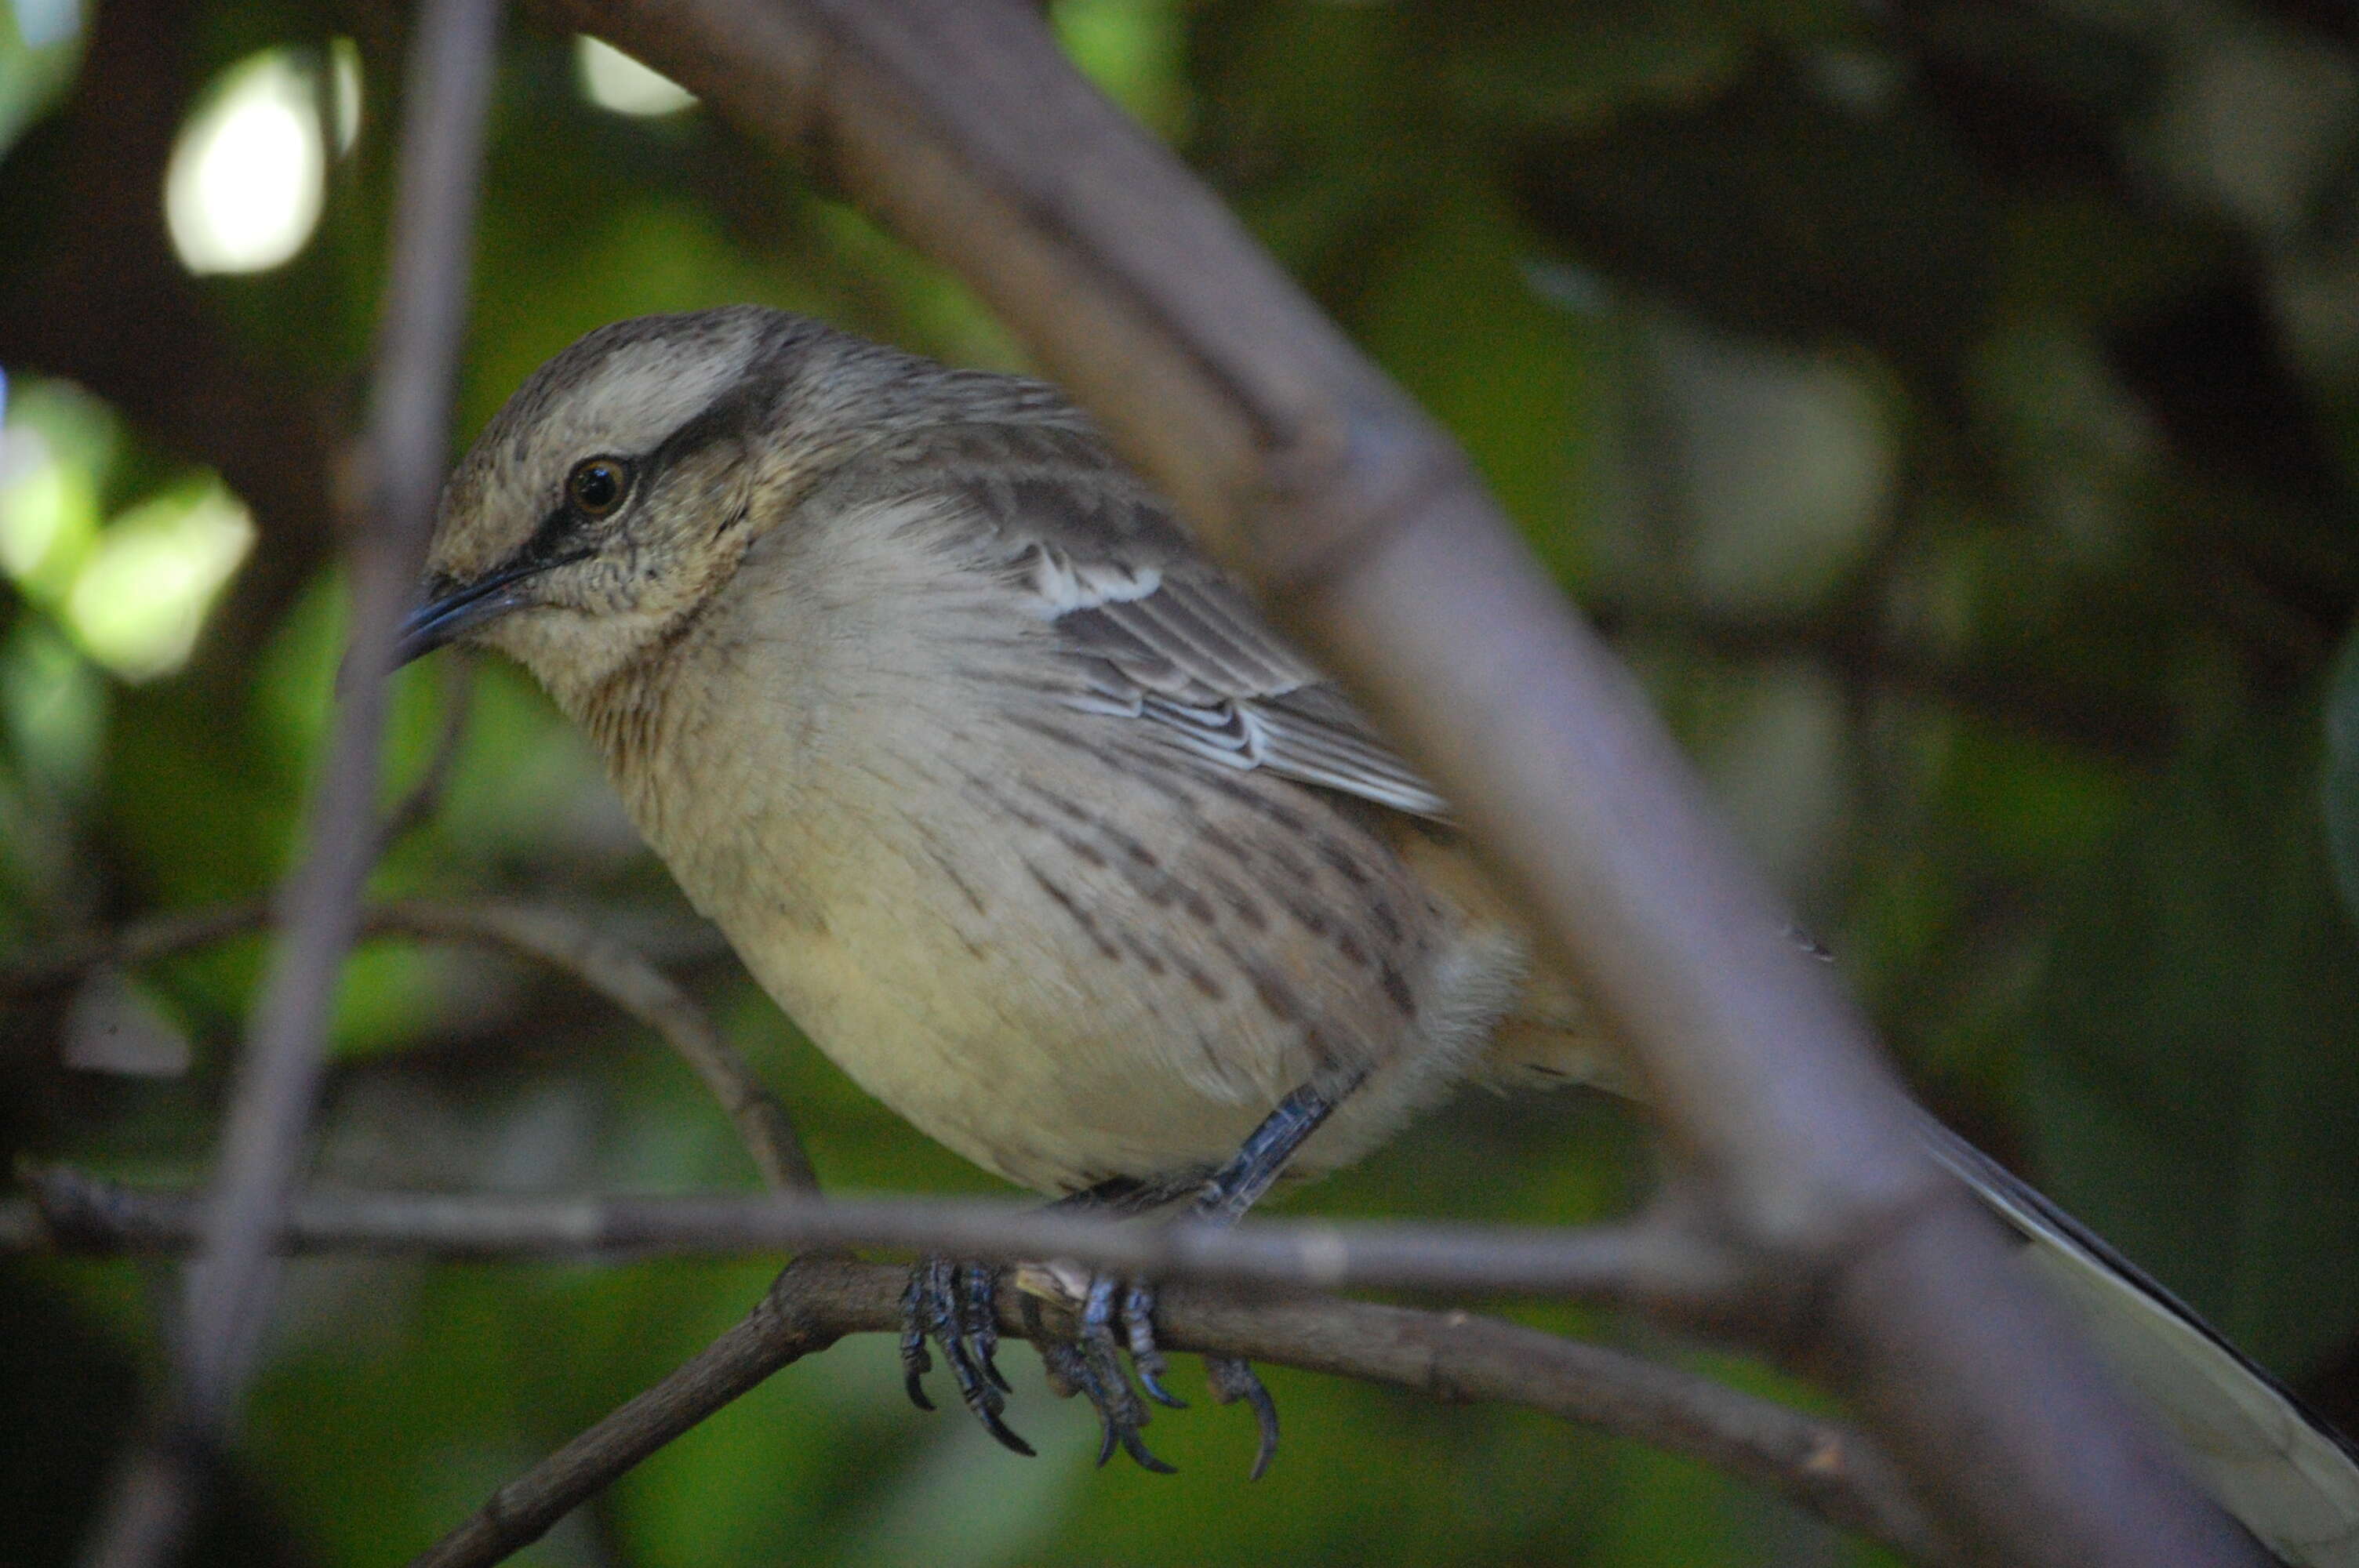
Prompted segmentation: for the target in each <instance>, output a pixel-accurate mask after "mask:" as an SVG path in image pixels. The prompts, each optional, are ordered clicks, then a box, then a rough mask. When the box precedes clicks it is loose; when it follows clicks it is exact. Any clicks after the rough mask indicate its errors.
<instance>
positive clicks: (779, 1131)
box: [0, 899, 819, 1193]
mask: <svg viewBox="0 0 2359 1568" xmlns="http://www.w3.org/2000/svg"><path fill="white" fill-rule="evenodd" d="M271 914H272V911H271V910H270V908H269V907H268V906H266V905H264V904H259V903H238V904H223V905H218V906H216V907H213V908H211V909H193V910H174V911H172V912H170V913H169V914H155V915H149V916H147V918H145V919H142V920H136V921H132V922H130V923H128V924H126V925H122V926H120V927H117V928H115V929H114V930H111V931H101V932H93V933H90V934H87V935H79V936H73V937H69V938H67V939H65V940H63V941H60V942H56V943H53V944H51V945H49V946H46V947H42V948H38V949H36V950H35V951H33V952H31V953H27V954H23V955H20V956H19V957H17V958H16V959H15V960H14V961H13V962H11V963H9V964H8V965H6V966H5V967H0V997H5V996H7V995H9V994H10V993H12V992H13V993H18V994H22V993H24V992H27V991H33V990H39V989H46V988H49V987H51V986H58V985H63V984H66V983H69V982H71V981H72V980H74V979H78V978H79V977H80V976H81V975H82V973H83V971H85V970H87V969H89V968H92V967H93V966H95V965H99V964H125V965H138V964H147V963H153V962H155V961H156V960H157V959H158V958H164V957H170V956H171V955H173V954H175V953H182V952H187V951H189V950H190V949H191V948H195V947H203V946H211V945H212V944H213V943H215V942H223V941H226V940H228V939H229V938H231V937H233V936H242V935H245V934H247V933H248V932H251V931H255V930H258V929H260V928H262V927H264V926H266V925H268V924H269V923H270V920H271ZM356 934H357V935H362V936H382V935H412V936H419V937H423V938H426V939H427V940H429V941H441V942H450V941H470V942H485V943H490V944H492V945H494V946H501V947H506V948H507V949H508V950H509V951H511V952H515V953H518V954H521V955H523V956H525V957H530V958H536V959H538V960H539V961H540V962H542V963H546V964H549V965H550V966H551V967H553V968H558V969H561V970H563V971H564V972H565V973H567V974H569V975H571V976H572V977H573V978H574V979H577V980H579V981H580V982H581V983H582V985H584V986H586V987H587V988H589V989H591V990H592V991H595V992H596V993H598V994H599V995H600V996H602V997H604V998H605V999H606V1000H609V1001H611V1002H613V1003H614V1005H615V1006H617V1007H619V1008H621V1009H622V1010H623V1011H625V1012H626V1013H628V1014H630V1015H631V1016H632V1017H633V1018H635V1019H637V1020H638V1021H639V1022H641V1023H644V1024H646V1025H647V1027H648V1028H650V1029H652V1030H654V1031H655V1032H656V1033H657V1034H658V1035H659V1036H661V1037H662V1039H663V1041H664V1043H665V1044H668V1045H669V1046H670V1047H671V1048H672V1050H673V1051H674V1052H676V1053H678V1054H679V1056H680V1058H681V1059H682V1060H684V1061H685V1062H687V1063H688V1065H689V1066H690V1068H692V1069H693V1070H694V1071H695V1073H696V1076H698V1077H699V1078H701V1079H702V1080H703V1082H704V1087H706V1088H707V1089H709V1090H710V1091H711V1092H712V1098H714V1099H716V1100H718V1101H720V1103H721V1108H722V1109H723V1111H724V1112H726V1113H727V1115H728V1117H729V1119H730V1120H731V1121H732V1122H733V1123H734V1124H735V1126H736V1128H737V1133H738V1136H739V1138H740V1139H742V1140H743V1141H744V1142H745V1148H746V1152H748V1153H749V1154H751V1155H752V1156H753V1159H754V1164H755V1167H756V1170H758V1171H759V1172H760V1173H761V1176H762V1182H763V1184H764V1185H766V1186H767V1187H769V1188H770V1189H771V1190H772V1191H773V1192H799V1193H815V1192H817V1191H818V1190H819V1178H818V1177H817V1176H816V1175H815V1174H814V1173H812V1170H811V1164H810V1156H809V1155H808V1154H807V1153H805V1152H804V1151H803V1142H802V1138H801V1136H800V1135H799V1133H798V1132H797V1131H796V1130H795V1124H794V1120H793V1119H792V1118H791V1117H789V1116H788V1114H787V1108H786V1107H785V1106H784V1105H783V1104H781V1103H779V1100H778V1098H777V1096H776V1095H774V1094H772V1093H771V1092H770V1090H769V1087H768V1086H766V1084H764V1083H763V1082H762V1080H761V1078H760V1077H759V1076H757V1075H756V1073H755V1072H754V1069H753V1068H752V1067H750V1066H748V1065H746V1063H745V1058H744V1057H743V1056H741V1055H739V1054H737V1052H736V1050H735V1049H734V1047H732V1046H731V1045H730V1044H729V1042H728V1041H727V1040H726V1039H725V1038H723V1035H722V1033H721V1031H720V1030H719V1029H718V1028H717V1027H716V1026H715V1025H714V1024H713V1022H712V1017H711V1015H710V1014H708V1013H707V1012H706V1011H704V1009H703V1008H702V1007H701V1006H699V1005H698V1004H697V1002H696V1000H695V999H694V998H692V997H690V995H689V994H688V993H687V992H686V991H683V990H681V989H679V987H678V986H677V985H675V984H673V983H672V981H671V980H670V979H669V977H667V976H666V975H665V974H664V973H663V971H662V970H660V969H658V968H656V967H655V966H654V965H653V964H651V963H649V962H648V961H647V959H646V958H645V957H641V956H640V955H639V954H637V953H636V952H634V951H632V950H631V949H630V948H629V947H627V946H625V945H624V944H622V943H620V942H617V941H615V940H614V938H612V937H610V936H607V935H603V933H601V932H600V931H599V930H598V929H597V928H596V926H594V925H592V924H591V923H590V922H588V921H586V920H583V919H582V917H580V916H579V915H575V914H568V913H566V912H565V911H563V910H559V909H555V908H550V907H547V906H542V905H535V904H520V903H484V904H460V903H432V902H429V901H427V900H423V899H404V900H400V901H397V902H395V903H380V904H372V905H370V906H368V907H366V908H364V909H363V910H362V911H361V913H360V917H359V925H358V928H357V933H356Z"/></svg>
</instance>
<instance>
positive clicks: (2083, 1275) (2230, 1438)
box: [1923, 1117, 2359, 1568]
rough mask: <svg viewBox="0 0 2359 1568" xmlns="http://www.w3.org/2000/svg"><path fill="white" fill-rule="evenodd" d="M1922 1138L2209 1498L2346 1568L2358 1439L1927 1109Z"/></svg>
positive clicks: (2352, 1545)
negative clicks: (2000, 1229)
mask: <svg viewBox="0 0 2359 1568" xmlns="http://www.w3.org/2000/svg"><path fill="white" fill-rule="evenodd" d="M1923 1133H1924V1139H1925V1143H1926V1147H1927V1148H1929V1149H1930V1151H1931V1152H1932V1153H1933V1157H1934V1158H1935V1159H1937V1160H1939V1161H1940V1162H1941V1163H1942V1164H1943V1165H1945V1166H1947V1167H1948V1168H1949V1170H1950V1172H1951V1173H1952V1174H1953V1175H1955V1176H1956V1177H1957V1178H1958V1179H1959V1180H1960V1181H1962V1182H1963V1183H1964V1184H1966V1186H1967V1187H1968V1189H1969V1190H1971V1191H1972V1192H1973V1195H1975V1196H1976V1197H1978V1198H1980V1199H1981V1200H1982V1202H1983V1204H1984V1206H1986V1207H1987V1208H1989V1209H1990V1211H1991V1212H1992V1213H1993V1214H1995V1215H1996V1216H1997V1217H1999V1219H2000V1220H2001V1221H2002V1222H2003V1223H2004V1224H2005V1225H2006V1227H2007V1228H2008V1229H2009V1230H2011V1231H2013V1232H2014V1233H2015V1235H2016V1236H2017V1238H2019V1239H2020V1240H2021V1242H2022V1243H2023V1253H2022V1256H2023V1259H2024V1261H2025V1263H2026V1264H2027V1266H2028V1267H2029V1268H2030V1269H2031V1270H2032V1271H2034V1272H2035V1273H2037V1274H2038V1275H2039V1276H2040V1278H2042V1279H2043V1280H2045V1281H2047V1282H2048V1284H2049V1287H2050V1288H2051V1289H2053V1290H2054V1291H2055V1292H2056V1293H2057V1294H2059V1295H2060V1296H2061V1297H2063V1299H2064V1301H2065V1302H2066V1303H2067V1304H2068V1305H2069V1306H2070V1307H2071V1310H2072V1314H2073V1316H2074V1317H2075V1318H2077V1319H2078V1320H2079V1322H2080V1325H2081V1328H2082V1332H2083V1333H2084V1334H2086V1335H2087V1336H2088V1337H2089V1340H2090V1342H2091V1343H2092V1344H2093V1345H2094V1346H2096V1348H2097V1353H2098V1355H2099V1356H2100V1357H2103V1358H2104V1361H2105V1363H2106V1365H2107V1366H2109V1367H2110V1368H2112V1369H2113V1371H2114V1375H2115V1376H2116V1377H2118V1378H2120V1379H2121V1380H2122V1381H2123V1382H2124V1383H2125V1384H2126V1385H2127V1386H2128V1387H2129V1388H2130V1389H2131V1390H2132V1391H2134V1392H2135V1393H2136V1395H2137V1397H2138V1398H2139V1399H2140V1400H2142V1401H2144V1403H2145V1404H2146V1406H2147V1410H2148V1411H2150V1412H2151V1413H2152V1414H2153V1415H2154V1416H2155V1417H2156V1419H2157V1420H2158V1421H2159V1422H2161V1423H2162V1427H2163V1430H2164V1431H2166V1432H2167V1433H2169V1434H2170V1436H2171V1437H2172V1438H2173V1439H2174V1440H2175V1441H2176V1442H2177V1444H2179V1448H2180V1455H2181V1457H2182V1458H2183V1459H2184V1460H2185V1461H2186V1464H2187V1465H2188V1468H2189V1469H2190V1471H2192V1472H2193V1473H2194V1475H2195V1476H2196V1477H2197V1478H2198V1479H2199V1480H2201V1482H2202V1483H2203V1485H2204V1489H2205V1490H2206V1491H2208V1492H2210V1493H2211V1494H2212V1498H2213V1499H2214V1500H2215V1501H2217V1502H2218V1503H2219V1504H2220V1506H2221V1507H2223V1508H2224V1509H2227V1510H2228V1511H2229V1512H2230V1513H2231V1514H2234V1516H2235V1517H2236V1519H2238V1520H2239V1521H2240V1522H2241V1523H2242V1524H2243V1525H2244V1526H2245V1529H2246V1530H2251V1531H2252V1532H2253V1534H2254V1536H2255V1537H2256V1539H2258V1540H2259V1541H2260V1542H2261V1543H2262V1544H2263V1545H2265V1546H2267V1548H2268V1549H2269V1550H2270V1551H2272V1552H2275V1553H2277V1556H2278V1557H2280V1558H2282V1559H2283V1560H2284V1561H2286V1562H2287V1563H2296V1564H2299V1565H2301V1568H2359V1449H2354V1446H2353V1444H2351V1442H2350V1440H2349V1439H2347V1438H2345V1437H2344V1436H2343V1434H2342V1433H2338V1432H2336V1431H2335V1430H2334V1429H2333V1428H2332V1427H2331V1426H2329V1425H2328V1424H2327V1423H2326V1422H2324V1421H2323V1420H2321V1418H2320V1417H2319V1416H2317V1415H2316V1414H2314V1413H2312V1412H2311V1411H2310V1410H2308V1409H2307V1408H2305V1407H2304V1406H2303V1405H2302V1403H2301V1401H2300V1400H2297V1399H2296V1398H2294V1396H2293V1394H2292V1393H2291V1392H2290V1391H2288V1390H2287V1389H2286V1388H2285V1386H2284V1385H2282V1384H2281V1383H2279V1382H2278V1381H2277V1379H2275V1378H2273V1377H2271V1376H2270V1375H2269V1374H2268V1372H2267V1370H2266V1369H2264V1368H2262V1367H2261V1366H2260V1365H2259V1364H2258V1363H2257V1362H2256V1361H2254V1360H2253V1359H2252V1358H2251V1357H2248V1356H2246V1355H2245V1354H2244V1353H2243V1352H2242V1351H2240V1350H2238V1349H2237V1348H2236V1347H2235V1346H2233V1345H2231V1344H2229V1343H2228V1342H2227V1340H2225V1339H2223V1337H2221V1336H2220V1334H2219V1333H2218V1332H2217V1331H2216V1330H2214V1329H2213V1328H2212V1325H2209V1324H2207V1323H2205V1322H2204V1321H2203V1320H2202V1319H2201V1318H2200V1317H2198V1316H2196V1315H2195V1314H2194V1312H2193V1311H2192V1310H2191V1309H2190V1308H2189V1307H2188V1306H2187V1305H2186V1303H2183V1302H2181V1301H2180V1299H2179V1298H2178V1297H2176V1296H2174V1295H2172V1294H2171V1293H2170V1292H2169V1291H2167V1290H2165V1289H2164V1288H2163V1287H2162V1286H2161V1285H2159V1284H2158V1283H2157V1282H2156V1281H2154V1280H2153V1279H2152V1278H2151V1277H2150V1276H2149V1275H2147V1272H2146V1271H2144V1270H2142V1269H2140V1268H2139V1267H2138V1266H2137V1265H2136V1264H2135V1263H2133V1262H2131V1261H2130V1260H2128V1259H2126V1258H2125V1257H2123V1256H2122V1255H2121V1254H2120V1253H2119V1252H2117V1251H2115V1250H2114V1249H2113V1248H2112V1247H2111V1246H2110V1245H2108V1244H2107V1243H2106V1241H2105V1240H2104V1238H2103V1237H2100V1236H2098V1235H2097V1234H2096V1233H2095V1232H2093V1231H2092V1230H2091V1229H2089V1227H2086V1226H2084V1225H2082V1223H2081V1222H2080V1221H2079V1220H2077V1219H2074V1218H2073V1217H2071V1215H2069V1214H2067V1213H2065V1212H2064V1211H2063V1210H2062V1209H2060V1208H2059V1207H2057V1206H2056V1205H2055V1204H2054V1203H2052V1202H2050V1201H2049V1199H2048V1198H2046V1197H2044V1196H2042V1195H2040V1194H2039V1193H2038V1192H2037V1191H2035V1190H2034V1189H2033V1188H2031V1187H2029V1186H2027V1185H2026V1184H2024V1183H2023V1182H2021V1181H2019V1180H2018V1179H2017V1177H2016V1176H2015V1175H2014V1174H2012V1173H2010V1172H2008V1171H2007V1170H2006V1168H2005V1167H2004V1166H2002V1165H2000V1164H1999V1163H1998V1162H1996V1161H1995V1160H1993V1159H1991V1158H1990V1156H1988V1155H1986V1154H1984V1152H1982V1151H1981V1150H1979V1149H1976V1148H1975V1147H1974V1146H1973V1144H1971V1143H1968V1142H1967V1141H1965V1140H1964V1139H1962V1138H1960V1137H1959V1136H1958V1135H1957V1134H1956V1133H1954V1132H1951V1130H1949V1129H1948V1128H1946V1127H1943V1126H1941V1125H1940V1123H1938V1122H1936V1121H1934V1120H1933V1119H1931V1118H1930V1117H1927V1118H1926V1119H1924V1122H1923Z"/></svg>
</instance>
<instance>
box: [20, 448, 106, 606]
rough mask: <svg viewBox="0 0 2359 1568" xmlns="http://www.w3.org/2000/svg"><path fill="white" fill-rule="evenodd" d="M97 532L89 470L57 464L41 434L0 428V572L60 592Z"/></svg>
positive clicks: (95, 501)
mask: <svg viewBox="0 0 2359 1568" xmlns="http://www.w3.org/2000/svg"><path fill="white" fill-rule="evenodd" d="M97 532H98V487H97V486H96V485H95V484H94V483H92V480H91V475H90V470H87V469H84V468H82V467H81V466H79V465H77V464H73V463H67V462H60V460H58V459H57V457H56V455H55V454H54V453H52V452H51V451H50V449H49V442H48V440H47V439H46V438H44V437H43V436H42V434H41V432H40V431H38V430H36V429H32V428H30V427H24V426H11V427H7V428H6V429H5V430H0V571H5V572H6V573H7V574H8V575H9V577H11V578H13V579H16V581H17V582H19V583H22V584H24V585H25V586H26V587H27V588H28V589H35V590H37V591H38V590H41V589H46V590H48V591H49V592H53V593H54V592H60V591H62V590H63V589H64V587H65V580H64V579H68V578H70V577H71V572H72V570H73V568H75V567H76V566H77V565H79V564H80V562H81V560H82V557H83V555H84V554H85V553H86V552H87V551H88V550H89V547H90V541H91V538H92V535H95V534H96V533H97Z"/></svg>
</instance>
